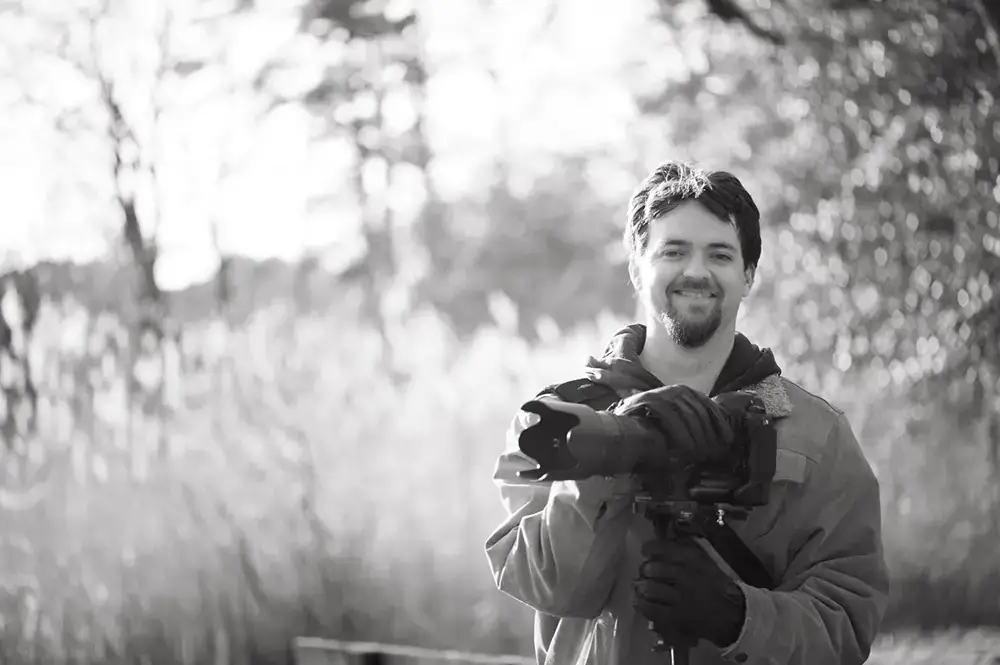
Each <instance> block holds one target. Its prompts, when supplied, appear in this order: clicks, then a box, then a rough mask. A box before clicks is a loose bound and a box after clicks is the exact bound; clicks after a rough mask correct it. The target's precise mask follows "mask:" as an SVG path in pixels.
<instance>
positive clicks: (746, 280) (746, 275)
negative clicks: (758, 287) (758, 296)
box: [743, 267, 757, 298]
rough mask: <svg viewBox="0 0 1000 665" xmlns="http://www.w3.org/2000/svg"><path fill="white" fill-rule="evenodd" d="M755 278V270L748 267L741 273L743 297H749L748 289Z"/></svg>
mask: <svg viewBox="0 0 1000 665" xmlns="http://www.w3.org/2000/svg"><path fill="white" fill-rule="evenodd" d="M756 276H757V268H756V267H750V268H747V269H746V270H744V271H743V297H744V298H746V297H747V296H748V295H750V289H752V288H753V280H754V277H756Z"/></svg>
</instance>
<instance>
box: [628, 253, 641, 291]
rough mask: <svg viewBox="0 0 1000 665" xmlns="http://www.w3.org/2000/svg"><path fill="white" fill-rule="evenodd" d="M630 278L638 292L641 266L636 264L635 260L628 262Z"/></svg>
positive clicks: (631, 259) (630, 259)
mask: <svg viewBox="0 0 1000 665" xmlns="http://www.w3.org/2000/svg"><path fill="white" fill-rule="evenodd" d="M628 277H629V279H630V280H632V286H633V287H634V288H635V290H636V291H638V290H639V284H640V280H639V266H637V265H636V264H635V258H629V260H628Z"/></svg>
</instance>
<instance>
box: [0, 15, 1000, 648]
mask: <svg viewBox="0 0 1000 665" xmlns="http://www.w3.org/2000/svg"><path fill="white" fill-rule="evenodd" d="M998 25H1000V7H998V5H997V4H996V3H994V2H993V0H883V1H882V2H878V3H869V2H864V1H862V0H677V1H672V0H619V1H618V2H616V3H608V2H599V1H598V0H572V1H569V0H562V1H559V0H535V1H532V2H526V1H525V2H498V1H495V0H433V1H430V0H427V1H426V2H424V3H421V4H412V3H410V2H405V1H402V2H393V1H385V2H377V1H374V0H373V1H370V2H361V1H356V0H298V1H296V2H292V1H289V0H236V2H231V1H230V2H212V1H209V0H169V1H168V0H143V2H141V3H140V2H125V1H124V0H106V1H101V0H74V2H71V3H67V2H61V1H57V0H0V109H2V113H0V393H2V396H0V433H2V439H3V441H2V444H0V477H2V481H0V663H3V664H4V665H20V664H22V663H88V664H89V663H95V664H96V663H113V664H119V663H121V664H125V663H129V664H131V663H169V664H175V663H184V664H185V665H187V664H195V663H197V664H201V663H213V664H214V665H222V664H224V663H253V664H258V663H259V664H268V665H270V664H272V663H274V664H277V663H281V664H285V663H289V664H290V663H291V662H292V658H293V654H292V649H291V646H290V645H291V644H292V640H293V639H294V638H296V637H299V636H313V637H329V638H337V639H343V640H375V641H380V642H384V643H393V644H408V645H418V646H424V647H432V648H439V649H464V650H470V651H477V652H490V653H508V654H529V653H531V625H530V619H531V613H530V611H529V610H528V609H527V608H525V607H523V606H520V605H519V604H517V603H516V602H514V601H513V600H511V599H509V598H505V597H503V596H502V595H501V594H499V592H497V591H496V589H495V587H494V586H493V581H492V579H491V577H490V573H489V568H488V566H487V562H486V558H485V554H484V551H483V547H484V543H485V539H486V536H487V535H488V533H489V532H490V531H491V530H492V529H493V528H494V527H495V526H496V525H497V524H498V523H499V522H500V520H501V519H502V518H503V513H502V510H501V507H500V502H499V496H498V494H497V492H496V489H495V487H494V485H493V484H492V481H491V475H492V471H493V465H494V463H495V460H496V457H497V455H498V454H499V453H500V452H501V450H502V448H503V444H504V441H503V437H504V431H505V429H506V427H507V425H508V423H509V421H510V418H511V417H512V416H513V414H514V413H515V411H516V409H517V407H518V405H519V404H520V403H522V402H523V401H524V400H525V399H527V398H529V397H531V396H533V395H534V394H535V393H536V392H537V391H538V390H539V389H540V388H541V387H542V386H544V385H547V384H549V383H552V382H555V381H560V380H566V379H569V378H574V377H576V376H577V375H578V374H577V373H578V372H579V370H580V367H581V366H582V364H583V362H584V361H585V360H586V357H587V356H588V355H590V354H595V353H599V352H600V351H601V349H602V348H603V345H604V343H605V341H606V340H607V338H608V337H609V335H610V334H612V333H613V332H614V331H615V330H616V329H617V328H618V327H619V326H620V325H622V324H624V323H628V322H631V321H633V320H634V317H635V316H636V305H635V300H634V298H633V297H632V294H631V291H630V287H629V284H628V277H627V271H626V266H625V261H626V258H625V254H624V250H623V249H622V245H621V234H622V225H623V222H624V218H625V210H626V205H627V202H628V198H629V195H630V194H631V191H632V190H633V188H634V187H635V186H636V185H637V184H638V182H639V180H640V179H641V178H642V177H643V176H644V175H645V174H646V173H647V172H648V171H650V170H651V169H652V168H653V167H655V166H656V164H657V163H658V162H659V161H661V160H665V159H676V158H681V159H690V160H694V161H696V162H698V163H699V164H701V165H703V166H706V167H710V168H722V169H726V170H731V171H732V172H734V173H736V174H737V175H738V176H739V177H740V178H741V179H742V180H743V182H744V183H745V185H746V186H747V188H748V189H749V190H750V192H751V194H752V195H753V196H754V198H755V200H756V201H757V203H758V206H759V207H760V209H761V212H762V226H763V228H762V236H763V242H764V249H763V256H762V259H761V265H760V270H759V273H758V280H757V284H756V286H755V291H754V293H753V294H752V295H751V297H750V298H749V299H748V301H747V304H746V307H745V308H744V311H743V314H742V318H741V321H740V329H741V330H742V331H743V332H745V333H746V334H748V335H749V336H750V337H751V338H752V339H753V340H754V341H755V342H757V343H758V344H760V345H763V346H770V347H771V348H773V350H774V351H775V353H776V356H777V358H778V361H779V363H780V364H781V366H782V368H783V372H784V374H785V376H787V377H789V378H791V379H792V380H795V381H797V382H799V383H801V384H802V385H804V386H805V387H807V388H809V389H811V390H815V391H819V392H820V393H821V394H822V395H823V396H824V397H825V398H827V399H828V400H830V401H831V402H834V403H836V404H838V405H839V406H841V407H842V408H843V409H844V410H845V411H847V413H848V415H849V416H850V418H851V421H852V424H853V425H854V428H855V430H856V432H857V433H858V435H859V438H860V440H861V442H862V444H863V446H864V448H865V450H866V452H867V454H868V456H869V459H870V460H871V462H872V464H873V466H874V467H875V469H876V471H877V473H878V476H879V479H880V482H881V487H882V502H883V519H884V529H885V532H884V533H885V538H886V551H887V557H888V559H889V562H890V565H891V567H892V572H893V578H894V587H893V598H892V605H891V607H890V611H889V614H888V616H887V618H886V622H885V624H884V633H885V635H884V638H883V640H882V641H881V642H880V645H879V650H878V651H877V652H876V655H875V656H874V657H873V659H872V661H871V662H882V663H889V662H892V663H904V662H905V663H912V662H937V660H936V659H937V656H936V655H930V656H926V658H927V660H920V659H919V658H918V657H917V656H916V655H913V654H914V653H916V651H915V650H914V649H915V647H913V646H912V645H913V644H916V642H915V640H917V639H918V637H919V636H924V637H927V636H932V638H931V637H928V639H930V640H931V641H930V642H928V643H929V644H932V645H933V644H937V645H938V646H937V647H934V648H937V649H938V651H939V652H940V651H942V650H944V651H947V650H949V649H953V648H958V647H955V646H954V645H955V640H964V644H965V645H966V646H968V645H970V644H971V645H973V646H972V647H969V648H983V649H985V648H986V647H983V646H982V645H984V644H988V643H989V640H991V639H992V640H993V642H992V644H993V648H995V649H996V654H997V656H998V657H1000V639H998V638H997V637H995V636H994V637H992V638H991V637H990V636H989V635H990V633H989V631H988V629H990V628H991V627H992V628H1000V556H998V552H1000V352H998V338H1000V175H998V174H1000V105H998V100H997V96H998V95H1000V40H998V36H997V28H998ZM941 630H949V631H951V632H950V633H949V635H950V637H948V638H944V637H940V632H939V631H941ZM994 635H995V634H994ZM904 636H905V637H904ZM908 645H909V646H908ZM941 645H944V646H941ZM977 645H978V646H977ZM969 662H972V661H969Z"/></svg>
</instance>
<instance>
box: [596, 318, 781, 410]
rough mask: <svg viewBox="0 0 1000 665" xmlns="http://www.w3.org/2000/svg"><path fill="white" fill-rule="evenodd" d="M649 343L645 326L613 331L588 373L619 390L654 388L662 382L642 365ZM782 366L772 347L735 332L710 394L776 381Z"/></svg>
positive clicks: (598, 380)
mask: <svg viewBox="0 0 1000 665" xmlns="http://www.w3.org/2000/svg"><path fill="white" fill-rule="evenodd" d="M645 343H646V326H645V325H643V324H641V323H633V324H631V325H628V326H625V327H624V328H622V329H621V330H619V331H618V332H616V333H615V334H614V336H613V337H612V338H611V340H610V341H609V342H608V345H607V346H606V347H605V349H604V354H603V355H602V356H601V357H600V358H596V357H593V356H592V357H590V358H589V359H588V360H587V365H586V376H587V378H589V379H590V380H591V381H593V382H594V383H601V384H604V385H607V386H610V387H612V388H614V389H616V390H618V391H620V392H634V391H637V390H640V391H641V390H651V389H653V388H658V387H660V386H662V385H663V383H662V382H661V381H660V380H659V379H658V378H656V376H654V375H653V373H652V372H650V371H649V370H647V369H646V368H645V367H643V366H642V362H641V360H640V359H639V354H640V353H642V349H643V346H644V345H645ZM780 374H781V368H780V367H779V366H778V363H777V361H776V360H775V359H774V354H773V353H772V352H771V350H770V349H761V348H760V347H758V346H757V345H756V344H754V343H753V342H751V341H750V340H749V339H747V337H746V336H745V335H743V334H742V333H739V332H738V333H736V338H735V340H734V341H733V349H732V351H731V352H730V353H729V357H728V358H727V359H726V363H725V365H723V367H722V371H721V372H719V378H718V379H716V382H715V385H714V386H713V387H712V392H711V395H712V396H715V395H718V394H719V393H723V392H731V391H736V390H745V389H750V388H753V387H755V386H758V385H760V384H762V383H764V384H775V383H776V382H777V379H778V376H780Z"/></svg>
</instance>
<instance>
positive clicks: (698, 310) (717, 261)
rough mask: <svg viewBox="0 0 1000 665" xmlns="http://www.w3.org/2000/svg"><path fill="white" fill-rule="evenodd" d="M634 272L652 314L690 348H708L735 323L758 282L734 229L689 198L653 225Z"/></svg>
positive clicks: (674, 336)
mask: <svg viewBox="0 0 1000 665" xmlns="http://www.w3.org/2000/svg"><path fill="white" fill-rule="evenodd" d="M629 273H630V275H631V277H632V283H633V284H634V285H635V287H636V292H637V293H638V295H639V299H640V300H641V301H642V303H643V305H645V306H646V308H647V311H649V312H650V313H652V314H653V315H654V317H655V318H656V320H657V321H658V322H659V323H660V324H661V325H662V326H663V327H664V328H665V329H666V331H667V332H668V333H669V334H670V336H671V338H672V339H673V340H674V342H676V343H677V344H678V345H679V346H682V347H686V348H695V347H699V346H702V345H704V344H705V343H706V342H708V340H709V339H711V338H712V335H714V334H715V331H716V330H718V329H719V327H720V326H721V325H722V324H723V323H726V324H730V325H735V321H736V315H737V314H738V313H739V308H740V303H741V302H742V301H743V298H745V297H746V296H747V294H748V293H749V292H750V286H751V285H752V284H753V271H752V270H744V267H743V255H742V253H741V252H740V239H739V235H738V234H737V233H736V228H735V226H733V225H732V224H729V223H728V222H724V221H722V220H720V219H719V218H718V217H716V216H715V215H713V214H712V213H710V212H709V211H708V210H706V209H705V208H704V207H703V206H702V205H701V204H700V203H698V202H697V201H690V200H689V201H684V202H683V203H681V204H680V205H679V206H677V207H676V208H674V209H673V210H671V211H670V212H667V213H665V214H663V215H661V216H659V217H657V218H656V219H654V220H652V221H651V222H650V225H649V242H648V244H647V246H646V250H645V251H644V252H643V253H642V254H641V255H640V256H637V257H635V258H634V259H633V261H632V262H631V263H630V265H629Z"/></svg>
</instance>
